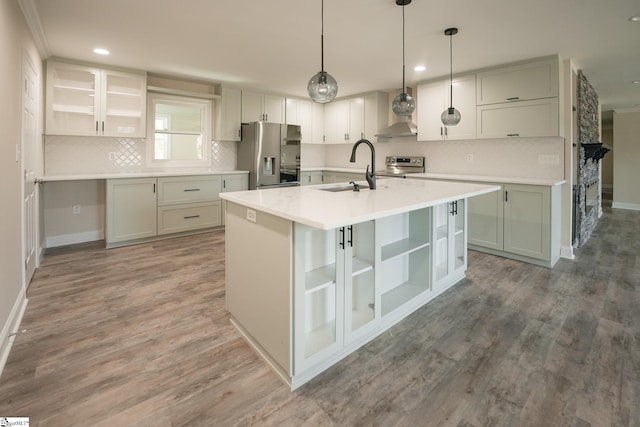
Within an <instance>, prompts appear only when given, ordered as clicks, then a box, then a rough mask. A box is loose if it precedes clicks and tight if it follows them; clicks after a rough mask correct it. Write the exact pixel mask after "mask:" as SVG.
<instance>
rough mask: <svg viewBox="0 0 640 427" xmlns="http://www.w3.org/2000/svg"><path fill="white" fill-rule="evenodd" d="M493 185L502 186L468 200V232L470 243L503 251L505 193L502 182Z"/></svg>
mask: <svg viewBox="0 0 640 427" xmlns="http://www.w3.org/2000/svg"><path fill="white" fill-rule="evenodd" d="M492 185H498V186H500V190H499V191H494V192H492V193H486V194H481V195H479V196H475V197H471V198H470V199H469V200H468V201H467V209H468V215H467V218H468V219H467V221H468V233H467V234H468V239H469V244H470V245H475V246H481V247H484V248H488V249H493V250H496V251H501V250H503V248H504V244H503V242H504V239H503V230H504V215H503V211H504V209H503V200H504V193H503V190H502V186H501V184H494V183H492Z"/></svg>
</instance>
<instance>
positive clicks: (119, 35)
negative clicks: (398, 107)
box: [19, 0, 640, 110]
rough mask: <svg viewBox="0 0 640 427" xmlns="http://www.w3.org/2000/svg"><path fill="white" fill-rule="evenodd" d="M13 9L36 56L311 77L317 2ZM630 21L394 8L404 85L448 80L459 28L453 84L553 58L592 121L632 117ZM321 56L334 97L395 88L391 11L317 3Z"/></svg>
mask: <svg viewBox="0 0 640 427" xmlns="http://www.w3.org/2000/svg"><path fill="white" fill-rule="evenodd" d="M19 1H20V3H21V4H22V6H23V9H24V8H25V5H26V7H28V8H31V10H32V11H35V12H36V13H35V14H34V15H35V16H36V19H35V21H36V25H35V28H36V31H35V32H36V38H37V39H38V43H39V44H40V45H41V49H42V50H43V51H44V54H45V56H49V55H51V56H57V57H63V58H70V59H75V60H82V61H90V62H95V63H104V64H109V65H115V66H120V67H127V68H133V69H140V70H146V71H148V72H151V73H156V74H163V75H173V76H186V77H189V78H191V79H196V80H206V81H216V82H226V83H229V84H230V85H235V86H238V87H243V88H253V89H258V90H263V91H269V92H276V93H282V94H286V95H290V96H306V85H307V82H308V80H309V78H310V77H311V76H312V75H313V74H315V73H316V72H318V71H319V70H320V17H321V14H320V4H321V3H320V0H297V1H291V0H232V1H220V0H181V1H179V0H108V1H105V0H19ZM638 14H640V2H639V1H638V0H606V1H605V0H535V1H525V0H483V1H478V0H457V1H427V0H414V1H413V2H412V3H411V4H409V5H407V6H405V20H406V33H405V34H406V42H405V43H406V64H407V68H406V69H407V71H406V75H407V84H408V85H411V86H414V85H415V84H416V83H417V82H419V81H422V80H427V79H432V78H436V77H442V76H446V75H448V73H449V38H448V37H447V36H445V35H444V34H443V32H444V30H445V29H446V28H448V27H458V28H459V33H458V34H457V35H456V36H454V37H453V71H454V73H460V72H464V71H470V70H475V69H478V68H483V67H488V66H492V65H497V64H502V63H507V62H513V61H519V60H524V59H529V58H534V57H540V56H547V55H553V54H559V55H560V57H561V58H563V59H566V58H571V59H572V61H573V63H574V67H575V68H576V69H578V70H582V71H583V73H584V74H585V75H586V77H587V78H588V79H589V81H590V82H591V84H592V85H593V86H594V88H595V89H596V91H597V92H598V94H599V96H600V101H601V103H602V104H603V110H610V109H627V108H632V109H637V108H640V83H637V84H633V83H632V82H633V81H635V80H640V54H639V53H638V42H640V22H632V21H630V20H629V18H630V17H631V16H633V15H638ZM38 17H39V21H40V22H39V25H38V23H37V18H38ZM30 21H31V22H30V23H31V24H33V22H34V20H33V19H30ZM32 28H34V27H33V26H32ZM95 47H104V48H106V49H109V50H110V51H111V55H109V56H106V57H105V56H99V55H96V54H95V53H93V51H92V50H93V49H94V48H95ZM324 48H325V69H326V71H328V72H329V73H330V74H331V75H333V76H334V77H335V78H336V80H337V81H338V85H339V93H338V97H340V96H346V95H352V94H356V93H361V92H366V91H371V90H394V89H397V88H400V87H401V86H402V7H400V6H397V5H396V4H395V0H347V1H340V0H325V1H324ZM417 64H423V65H425V66H426V67H427V68H426V70H425V71H423V72H416V71H414V70H413V67H414V66H415V65H417Z"/></svg>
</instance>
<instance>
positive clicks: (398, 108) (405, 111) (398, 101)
mask: <svg viewBox="0 0 640 427" xmlns="http://www.w3.org/2000/svg"><path fill="white" fill-rule="evenodd" d="M409 3H411V0H396V4H397V5H398V6H402V93H401V94H400V95H398V96H396V97H395V98H394V100H393V102H392V103H391V109H392V110H393V112H394V113H395V114H396V116H410V115H411V114H412V113H413V111H414V110H415V109H416V101H415V100H414V99H413V97H411V95H409V94H408V93H407V87H406V86H405V80H404V7H405V6H406V5H408V4H409Z"/></svg>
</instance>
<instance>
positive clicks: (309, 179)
mask: <svg viewBox="0 0 640 427" xmlns="http://www.w3.org/2000/svg"><path fill="white" fill-rule="evenodd" d="M308 178H309V183H310V182H311V175H309V177H308Z"/></svg>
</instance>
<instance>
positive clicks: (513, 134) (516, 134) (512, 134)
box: [507, 133, 520, 136]
mask: <svg viewBox="0 0 640 427" xmlns="http://www.w3.org/2000/svg"><path fill="white" fill-rule="evenodd" d="M507 136H520V134H519V133H508V134H507Z"/></svg>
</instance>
